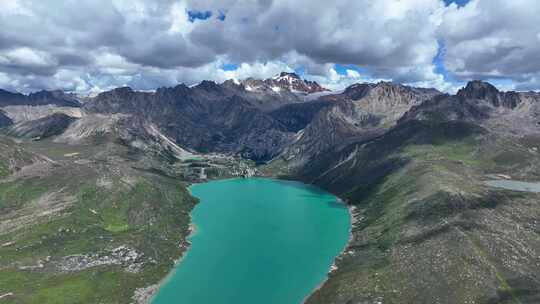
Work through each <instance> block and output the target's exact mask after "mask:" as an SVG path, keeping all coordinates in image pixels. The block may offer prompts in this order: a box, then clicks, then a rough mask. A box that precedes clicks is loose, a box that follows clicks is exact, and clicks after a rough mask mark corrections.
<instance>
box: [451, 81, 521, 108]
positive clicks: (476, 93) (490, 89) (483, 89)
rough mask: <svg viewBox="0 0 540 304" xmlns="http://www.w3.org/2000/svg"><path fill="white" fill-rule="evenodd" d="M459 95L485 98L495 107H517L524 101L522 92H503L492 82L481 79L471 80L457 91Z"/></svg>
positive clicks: (466, 97) (476, 98)
mask: <svg viewBox="0 0 540 304" xmlns="http://www.w3.org/2000/svg"><path fill="white" fill-rule="evenodd" d="M457 96H459V97H461V98H465V99H474V100H484V101H487V102H489V103H490V104H491V105H493V106H495V107H505V108H510V109H513V108H515V107H517V105H518V104H519V103H521V102H522V98H521V97H520V93H517V92H514V91H509V92H501V91H499V90H498V89H497V88H496V87H495V86H494V85H492V84H491V83H489V82H485V81H481V80H473V81H469V82H468V83H467V85H466V86H465V87H464V88H462V89H460V90H459V91H458V92H457Z"/></svg>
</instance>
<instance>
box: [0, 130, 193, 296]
mask: <svg viewBox="0 0 540 304" xmlns="http://www.w3.org/2000/svg"><path fill="white" fill-rule="evenodd" d="M1 143H3V145H0V149H3V150H2V151H0V152H2V153H0V155H6V154H4V153H7V152H8V150H9V151H12V150H16V151H19V153H20V155H22V156H24V157H21V158H17V157H16V156H14V154H13V153H12V152H10V153H11V155H10V157H9V158H7V159H4V158H0V168H4V169H3V171H2V172H4V174H3V179H0V213H1V215H0V296H2V295H5V294H12V295H11V296H6V297H4V298H2V300H0V301H3V302H2V303H4V302H5V303H131V302H132V299H131V298H132V296H133V294H134V291H135V289H136V288H140V287H146V286H149V285H151V284H155V283H157V282H158V281H159V280H161V279H162V278H163V277H164V276H165V275H166V274H167V273H168V271H170V269H171V267H172V265H173V263H174V261H175V260H176V259H177V258H178V257H179V255H180V254H181V253H182V248H184V247H181V248H179V247H180V245H181V244H184V242H185V239H186V236H187V234H188V233H189V212H190V210H191V209H192V208H193V206H194V204H195V200H194V199H193V198H192V197H191V196H190V195H189V193H188V192H187V190H186V188H185V185H182V184H181V183H180V182H178V181H177V180H175V179H172V178H169V177H166V176H163V175H158V174H152V173H149V172H146V171H140V170H133V169H132V166H133V165H134V164H133V163H131V162H130V161H129V160H128V159H126V158H123V157H122V153H123V150H122V148H121V147H116V146H114V145H104V146H99V147H93V146H88V147H85V146H78V147H72V146H65V147H60V146H58V145H55V144H53V143H50V145H51V147H50V149H47V147H44V145H47V143H46V142H41V143H39V146H37V145H38V144H35V145H36V146H33V144H32V143H26V144H25V145H26V147H22V146H21V145H16V144H15V143H13V142H10V141H9V140H8V139H5V138H2V142H1ZM62 149H65V150H62ZM92 149H94V150H95V151H101V152H100V154H98V153H95V154H94V153H86V152H88V150H92ZM33 150H34V151H36V150H40V151H47V150H50V151H52V152H51V154H50V155H47V157H49V158H50V159H51V160H50V161H44V160H43V158H42V157H37V156H36V154H33V153H32V152H31V151H33ZM29 151H30V152H29ZM104 151H106V153H103V152H104ZM74 153H78V154H74ZM92 155H93V156H92ZM31 159H34V160H33V162H32V161H31ZM14 160H18V161H19V162H20V163H21V164H24V165H25V166H20V167H19V168H14V169H10V162H13V161H14ZM122 246H123V247H124V248H129V250H130V251H131V252H136V254H137V256H136V257H135V258H133V259H129V258H128V257H127V254H129V253H125V252H124V253H120V256H119V257H118V256H116V257H115V255H114V254H113V250H114V249H115V248H119V247H122ZM78 255H85V256H90V257H91V258H90V260H91V261H94V262H95V261H96V260H100V259H101V260H100V261H103V260H106V259H107V258H109V263H107V262H103V263H101V264H99V265H95V266H94V267H89V266H92V265H86V264H85V263H83V262H81V261H80V260H77V258H76V257H77V256H78ZM122 255H124V256H122ZM111 257H112V260H113V262H110V261H111ZM119 261H120V262H119ZM81 265H82V266H81ZM84 265H86V266H84Z"/></svg>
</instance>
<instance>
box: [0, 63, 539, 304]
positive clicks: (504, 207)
mask: <svg viewBox="0 0 540 304" xmlns="http://www.w3.org/2000/svg"><path fill="white" fill-rule="evenodd" d="M249 86H252V87H251V88H252V90H249V89H248V87H249ZM255 86H257V89H255ZM278 88H279V90H278ZM310 91H313V92H317V93H312V94H315V95H311V94H307V93H308V92H310ZM321 92H323V93H324V94H322V95H316V94H318V93H321ZM327 93H328V94H327ZM306 94H307V96H316V97H315V98H305V97H306ZM13 95H16V96H17V97H13ZM19 95H21V94H19ZM19 95H17V94H12V93H9V94H6V93H5V92H4V91H3V92H2V94H0V124H2V121H4V123H3V124H4V125H5V127H4V128H2V129H1V133H2V134H0V151H2V152H3V153H1V154H0V190H1V191H0V198H4V197H7V198H8V200H5V201H6V202H9V203H7V204H4V205H0V210H3V211H5V212H4V215H2V216H3V218H5V219H6V221H5V223H8V224H6V225H3V226H2V225H0V239H1V240H2V242H0V243H2V244H8V245H6V247H3V245H2V246H0V253H2V254H0V263H2V261H5V259H8V261H9V263H11V264H9V265H8V266H6V267H8V268H9V267H11V268H10V269H15V270H11V271H13V273H16V274H20V275H22V276H28V277H30V278H32V279H36V278H35V277H32V275H33V273H29V272H27V271H29V269H32V271H41V272H44V273H47V271H51V273H54V276H53V277H52V279H51V278H49V277H42V276H39V277H38V278H37V280H40V281H39V282H41V283H40V284H42V285H40V286H46V285H47V284H53V283H54V284H59V286H63V285H62V284H64V283H62V282H63V281H62V280H60V281H56V280H55V278H56V277H61V278H63V277H62V276H63V275H65V274H62V273H56V272H55V271H57V269H58V267H56V268H54V267H53V268H50V267H49V266H47V265H49V264H50V265H64V264H65V265H68V264H69V265H68V266H69V269H70V270H73V275H74V274H77V275H80V276H81V278H82V279H83V280H86V281H84V282H86V283H88V284H92V282H95V277H93V276H90V277H87V276H85V275H84V273H83V272H85V271H94V269H97V267H98V266H99V267H103V270H100V271H104V272H105V273H107V274H114V275H116V276H120V277H121V278H125V280H121V281H122V283H121V284H122V285H121V286H122V288H123V289H122V290H121V293H120V292H118V291H119V290H118V289H115V288H112V287H111V291H110V293H109V294H107V295H106V296H108V297H113V298H114V299H115V301H117V302H120V303H123V302H127V301H129V299H130V298H131V295H132V294H133V292H134V289H135V287H137V288H139V287H144V286H148V285H150V284H155V283H156V282H157V281H159V279H160V278H161V277H162V276H163V275H164V273H166V272H167V271H168V269H170V267H172V261H173V260H172V257H177V256H178V254H179V252H178V244H183V245H182V250H185V246H184V243H183V242H184V241H185V236H186V235H187V231H188V230H187V229H188V214H189V210H191V208H192V206H193V204H194V202H193V201H192V200H191V199H190V197H189V196H188V195H187V192H185V190H182V189H184V188H180V189H179V187H178V183H179V182H180V181H202V180H206V179H207V178H209V176H210V177H230V176H238V175H242V176H249V175H251V174H253V173H254V172H260V173H261V174H266V175H270V176H277V177H282V178H292V179H296V180H302V181H305V182H307V183H312V184H315V185H317V186H319V187H321V188H323V189H325V190H328V191H330V192H332V193H334V194H336V195H338V196H339V197H340V198H342V199H343V200H344V201H346V202H347V204H349V205H350V206H351V210H352V212H353V218H354V226H353V229H352V240H351V242H350V244H349V246H348V248H347V249H346V250H345V252H344V253H343V254H342V255H341V256H340V257H339V258H338V260H337V261H336V265H337V269H334V271H333V272H332V273H331V274H330V276H329V279H328V281H327V282H326V283H325V284H324V285H323V286H322V287H321V288H320V289H318V290H317V291H316V292H315V293H314V294H313V295H312V296H311V297H310V298H309V299H308V300H307V303H321V304H322V303H324V304H327V303H339V304H344V303H375V302H383V303H404V302H406V303H435V302H437V303H444V304H453V303H456V302H458V303H519V302H521V303H538V300H539V299H540V284H538V282H540V278H539V277H538V273H540V269H539V268H538V265H540V264H539V263H538V262H539V261H538V256H540V255H539V252H540V241H539V239H538V233H537V231H538V221H537V218H538V217H539V216H540V213H539V212H540V209H539V208H538V207H537V206H538V203H539V202H540V197H539V196H538V195H537V194H531V193H515V192H512V191H506V190H496V189H492V188H489V187H487V186H486V185H485V184H484V183H483V181H484V180H485V179H486V178H487V176H510V177H511V178H514V179H518V180H540V165H539V164H540V154H539V150H540V127H539V122H540V108H539V105H540V94H539V93H534V92H500V91H499V90H497V89H496V88H495V87H493V86H492V85H490V84H488V83H485V82H480V81H473V82H470V83H468V84H467V85H466V86H465V88H463V89H462V90H460V91H459V92H458V93H457V94H456V95H448V94H443V93H441V92H438V91H437V90H434V89H422V88H414V87H410V86H404V85H400V84H395V83H389V82H380V83H376V84H355V85H352V86H349V87H348V88H346V89H345V90H344V91H343V92H336V93H332V92H326V91H324V90H322V91H321V89H320V88H317V86H316V85H315V84H313V83H309V82H305V81H301V80H298V79H297V77H296V76H295V75H291V74H287V73H285V74H281V75H280V76H279V77H277V78H275V79H271V80H259V81H256V80H246V81H245V82H244V83H242V82H235V81H233V80H230V81H226V82H224V83H221V84H218V83H215V82H212V81H203V82H201V83H200V84H198V85H196V86H192V87H188V86H186V85H178V86H175V87H170V88H159V89H157V90H156V91H155V92H138V91H134V90H132V89H131V88H127V87H123V88H117V89H114V90H111V91H107V92H103V93H101V94H99V95H98V96H96V97H92V98H87V99H85V101H84V103H82V104H79V105H74V106H68V104H67V103H63V102H61V100H64V99H65V98H67V97H65V96H63V95H62V94H59V93H39V94H38V95H35V94H33V95H32V94H31V95H28V96H27V97H20V96H19ZM2 96H8V97H6V98H5V99H2ZM22 96H25V95H22ZM29 96H33V97H31V98H30V97H29ZM39 96H42V97H39ZM51 96H52V97H51ZM55 96H56V97H55ZM31 100H35V104H32V103H30V101H31ZM59 100H60V101H59ZM29 103H30V104H29ZM4 137H7V138H4ZM13 138H15V139H16V142H15V141H13ZM27 150H28V151H30V152H28V151H27ZM240 157H241V158H242V159H240ZM252 161H254V162H259V163H260V164H262V165H261V166H259V167H258V168H257V171H255V170H254V168H253V165H252V164H253V162H252ZM248 164H249V165H248ZM2 187H3V188H2ZM18 187H24V189H26V190H27V191H20V188H18ZM52 189H54V191H53V190H52ZM2 191H3V192H2ZM20 193H22V194H24V195H19V194H20ZM148 193H150V194H151V195H148ZM1 195H4V196H1ZM27 195H28V196H27ZM176 198H179V199H176ZM21 206H22V207H21ZM29 206H32V208H30V207H29ZM117 206H118V208H117ZM113 207H114V208H113ZM47 208H48V209H47ZM34 209H35V210H34ZM36 210H37V211H36ZM47 210H48V211H49V213H43V212H45V211H47ZM68 211H69V212H68ZM35 212H38V214H35ZM43 214H45V215H47V216H49V220H50V222H51V223H49V222H46V221H45V215H43ZM173 215H174V216H173ZM56 216H58V217H56ZM63 216H65V217H66V218H67V219H69V221H68V222H64V220H62V218H63ZM162 219H163V220H164V221H161V220H162ZM3 223H4V222H3ZM17 223H25V224H24V225H27V226H28V227H38V228H40V229H38V230H37V232H36V231H34V230H32V229H27V230H24V231H25V232H24V233H20V234H17V235H11V234H10V231H11V229H15V228H14V227H16V226H17ZM81 223H85V224H84V225H81ZM21 225H22V224H21ZM24 225H23V226H24ZM48 225H53V226H52V227H53V228H51V229H49V228H47V227H49V226H48ZM2 227H4V228H5V227H8V228H9V229H8V228H5V229H4V230H3V231H2ZM25 227H26V226H25ZM86 227H92V228H88V229H86ZM133 227H137V229H142V230H131V229H133ZM160 227H166V229H165V230H166V231H168V233H169V234H167V239H161V238H156V237H155V236H156V235H161V233H163V231H161V230H160V229H161V228H160ZM74 229H75V230H74ZM72 230H74V231H77V233H78V234H76V235H75V234H73V235H72V234H71V233H72ZM20 231H22V230H20ZM133 231H143V235H141V233H139V232H137V233H135V234H133ZM36 233H37V234H36ZM81 233H82V234H83V235H84V236H85V238H81V237H80V234H81ZM85 239H91V240H94V241H93V242H92V244H91V245H89V244H88V243H87V242H85V241H84V240H85ZM35 240H38V242H35ZM110 240H112V241H110ZM111 242H112V243H111ZM26 244H28V245H26ZM66 244H67V245H69V246H67V245H66ZM141 244H143V245H141ZM26 246H29V247H26ZM120 246H127V247H121V248H129V250H128V251H129V252H132V251H133V252H137V257H138V258H137V260H136V261H134V263H132V262H131V261H119V260H117V259H115V258H114V257H115V255H114V254H113V253H112V250H115V248H120ZM34 248H37V249H40V250H44V251H43V252H42V251H39V250H34ZM58 248H60V249H58ZM66 248H68V249H69V248H76V249H77V251H76V252H72V251H70V250H67V249H66ZM154 248H157V253H156V252H155V251H154V250H153V249H154ZM132 249H133V250H132ZM150 249H152V250H150ZM58 250H59V251H58ZM15 251H17V253H16V254H14V252H15ZM6 252H7V253H8V254H3V253H6ZM139 253H140V254H139ZM156 254H157V257H158V258H156V259H154V258H153V257H154V256H155V255H156ZM102 255H104V256H105V257H104V258H102ZM19 256H22V258H21V259H22V260H19V259H18V258H17V257H19ZM47 256H52V258H47ZM6 257H7V258H6ZM13 257H15V258H13ZM151 257H152V258H151ZM2 259H4V260H2ZM66 261H67V262H69V263H67V264H66V263H64V262H66ZM104 261H106V263H105V262H104ZM163 261H166V262H163ZM72 262H73V263H72ZM109 262H110V263H109ZM62 263H64V264H62ZM72 264H74V265H72ZM135 264H136V265H135ZM13 265H15V266H13ZM17 265H18V266H21V267H23V268H16V266H17ZM36 265H37V266H36ZM41 265H44V266H41ZM81 265H82V266H84V267H79V266H81ZM96 265H98V266H96ZM115 265H116V266H115ZM119 265H120V266H122V267H117V266H119ZM135 266H136V269H137V271H138V275H140V276H142V277H143V278H144V280H142V281H136V282H135V281H132V280H131V279H130V278H131V277H130V276H131V273H130V272H129V271H126V270H130V269H132V267H135ZM139 266H140V267H139ZM1 267H3V265H2V264H0V270H1ZM29 267H30V268H29ZM32 267H33V268H32ZM36 267H37V268H36ZM48 267H49V268H48ZM87 267H88V268H87ZM111 267H117V268H111ZM154 267H159V270H158V269H156V268H154ZM100 269H101V268H100ZM148 269H149V270H148ZM147 270H148V271H147ZM92 273H93V272H92ZM70 275H72V274H71V273H70ZM8 278H9V279H8V280H7V281H6V282H8V283H9V288H10V291H12V290H14V291H15V294H16V296H18V297H25V298H24V299H27V298H28V299H30V298H32V297H34V296H36V295H35V294H34V293H35V292H34V291H32V290H28V289H26V287H25V286H27V285H25V284H22V283H21V281H20V280H19V278H20V277H19V276H11V275H10V276H9V277H8ZM25 278H26V277H25ZM107 278H108V277H107ZM105 279H106V278H105ZM51 280H52V281H51ZM109 281H110V280H109ZM109 281H108V282H109ZM143 284H145V285H143ZM113 285H114V284H111V286H113ZM47 286H48V285H47ZM55 286H56V285H55ZM89 286H90V285H89ZM92 286H93V285H92ZM114 286H116V285H114ZM118 286H120V285H118ZM92 288H95V290H96V292H91V293H88V294H85V295H84V296H85V298H86V299H93V300H94V302H96V301H97V300H96V294H99V295H101V294H102V293H103V294H105V293H107V292H109V291H107V290H102V289H99V288H97V287H95V286H94V287H92ZM35 289H36V290H38V291H41V290H42V289H41V287H36V288H35ZM92 290H94V289H92ZM32 299H33V298H32Z"/></svg>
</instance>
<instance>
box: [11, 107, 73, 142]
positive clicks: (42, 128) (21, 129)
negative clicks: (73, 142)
mask: <svg viewBox="0 0 540 304" xmlns="http://www.w3.org/2000/svg"><path fill="white" fill-rule="evenodd" d="M75 120H76V118H74V117H71V116H69V115H66V114H63V113H55V114H52V115H49V116H46V117H43V118H40V119H36V120H31V121H25V122H21V123H18V124H16V125H13V126H12V127H10V128H9V130H8V131H7V134H8V135H10V136H14V137H26V138H33V139H43V138H47V137H51V136H55V135H60V134H62V133H64V131H65V130H66V129H67V128H68V127H69V125H70V124H71V123H72V122H73V121H75Z"/></svg>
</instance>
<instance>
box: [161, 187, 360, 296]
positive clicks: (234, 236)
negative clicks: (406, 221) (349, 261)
mask: <svg viewBox="0 0 540 304" xmlns="http://www.w3.org/2000/svg"><path fill="white" fill-rule="evenodd" d="M190 190H191V193H192V194H193V195H194V196H196V197H197V198H199V199H200V203H199V204H198V205H197V206H196V207H195V209H194V210H193V212H192V217H193V223H194V225H195V226H196V231H195V233H194V234H193V235H192V236H191V237H190V241H191V243H192V244H191V247H190V249H189V250H188V252H187V254H186V255H185V256H184V258H183V260H182V261H181V262H180V263H179V264H178V265H176V267H175V269H174V270H173V271H172V273H171V274H170V275H169V278H167V279H166V280H165V283H164V284H163V286H162V287H161V288H160V290H159V291H158V293H157V295H156V296H155V297H154V299H153V301H152V303H153V304H165V303H167V304H170V303H178V304H254V303H257V304H295V303H302V301H303V300H304V298H305V297H307V296H308V295H309V294H310V293H311V292H312V291H313V290H314V289H315V288H316V287H317V286H318V285H319V284H320V283H322V282H323V281H324V280H325V279H326V276H327V272H328V271H329V269H330V266H331V265H332V263H333V261H334V258H335V257H336V256H337V255H338V254H339V253H340V252H341V251H342V250H343V248H344V247H345V245H346V243H347V241H348V238H349V227H350V218H349V213H348V210H347V208H346V207H345V206H344V205H343V204H342V203H340V202H339V201H338V200H337V198H336V197H335V196H333V195H331V194H329V193H327V192H324V191H321V190H319V189H317V188H315V187H312V186H308V185H304V184H302V183H298V182H289V181H280V180H274V179H264V178H249V179H230V180H221V181H212V182H208V183H204V184H196V185H193V186H191V188H190Z"/></svg>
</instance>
